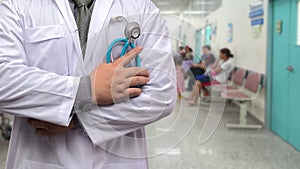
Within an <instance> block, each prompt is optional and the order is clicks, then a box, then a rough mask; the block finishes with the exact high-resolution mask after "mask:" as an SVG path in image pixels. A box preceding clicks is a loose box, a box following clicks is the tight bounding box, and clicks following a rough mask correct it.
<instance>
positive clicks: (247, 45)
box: [166, 0, 268, 122]
mask: <svg viewBox="0 0 300 169" xmlns="http://www.w3.org/2000/svg"><path fill="white" fill-rule="evenodd" d="M258 1H259V0H224V3H223V6H222V7H221V8H220V9H218V10H217V11H215V12H214V13H212V14H211V15H210V16H208V17H206V18H205V19H202V20H200V19H199V18H197V17H192V16H189V17H187V18H183V19H185V20H186V21H185V22H181V23H180V22H179V21H180V20H179V19H178V18H176V19H177V20H176V19H175V17H173V19H171V18H170V17H169V16H166V18H167V21H168V25H169V28H170V34H171V35H174V36H177V37H178V32H179V30H178V27H179V25H183V26H182V29H183V30H182V32H183V34H186V35H187V44H189V45H190V46H191V47H192V48H195V31H196V30H197V29H200V28H205V26H206V23H208V24H213V25H217V35H216V37H215V38H214V40H213V41H212V47H213V49H214V51H218V50H219V49H221V48H223V47H228V48H230V49H231V50H232V51H233V53H234V54H235V63H234V64H235V66H237V67H242V68H245V69H248V70H251V71H255V72H259V73H262V74H266V60H267V23H268V18H267V14H268V11H267V9H268V0H263V1H264V9H265V10H264V13H265V16H264V19H265V22H264V23H265V24H264V25H263V26H262V27H261V36H260V37H259V38H254V36H253V32H252V31H253V30H252V29H253V28H252V27H251V24H250V23H251V20H250V18H249V12H250V9H249V5H250V4H251V3H256V2H258ZM187 21H188V22H189V23H190V24H188V23H187ZM228 23H232V24H233V27H234V28H233V42H232V43H228V42H227V37H228V28H227V25H228ZM203 37H204V36H203ZM178 38H182V37H178ZM202 44H203V43H202ZM216 54H217V52H216ZM249 111H250V112H251V113H252V114H253V115H254V116H256V117H257V118H258V119H259V120H261V121H262V122H264V120H265V119H264V117H265V92H264V88H263V89H262V92H261V95H260V96H259V98H258V99H257V100H255V101H254V102H253V104H250V105H249Z"/></svg>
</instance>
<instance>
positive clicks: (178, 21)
mask: <svg viewBox="0 0 300 169" xmlns="http://www.w3.org/2000/svg"><path fill="white" fill-rule="evenodd" d="M164 18H165V19H166V21H167V25H168V29H169V32H170V37H171V39H172V42H173V50H174V51H176V50H177V49H176V47H177V41H179V46H181V43H182V40H183V36H186V38H187V39H186V42H187V43H186V44H187V45H189V46H190V47H191V48H192V49H194V48H195V32H196V30H197V28H196V27H195V26H194V25H193V24H192V23H190V22H189V21H186V20H184V19H182V18H180V17H178V16H174V15H164ZM180 29H181V31H180ZM180 32H181V33H180Z"/></svg>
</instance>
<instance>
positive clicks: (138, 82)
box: [126, 76, 150, 87]
mask: <svg viewBox="0 0 300 169" xmlns="http://www.w3.org/2000/svg"><path fill="white" fill-rule="evenodd" d="M149 80H150V79H149V78H147V77H143V76H135V77H131V78H128V79H127V80H126V83H127V84H126V85H127V86H129V87H135V86H142V85H145V84H147V83H148V82H149Z"/></svg>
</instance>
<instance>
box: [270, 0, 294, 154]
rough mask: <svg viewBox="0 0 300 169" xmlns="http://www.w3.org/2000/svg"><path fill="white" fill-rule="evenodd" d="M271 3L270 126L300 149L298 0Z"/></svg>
mask: <svg viewBox="0 0 300 169" xmlns="http://www.w3.org/2000/svg"><path fill="white" fill-rule="evenodd" d="M272 3H273V4H272V5H273V18H272V22H273V27H272V34H273V42H272V46H273V56H272V84H271V86H272V100H271V105H272V114H271V129H272V131H273V132H274V133H276V134H278V135H279V136H280V137H282V138H283V139H285V140H286V141H288V142H289V143H290V144H291V145H293V146H294V147H296V148H297V149H298V150H300V133H299V132H300V109H299V108H298V104H299V99H298V98H299V96H300V92H299V91H300V88H299V87H300V54H299V53H300V47H299V46H298V45H297V32H298V29H297V27H298V23H297V21H298V19H297V18H298V17H297V15H298V10H299V9H298V5H297V4H298V0H273V2H272Z"/></svg>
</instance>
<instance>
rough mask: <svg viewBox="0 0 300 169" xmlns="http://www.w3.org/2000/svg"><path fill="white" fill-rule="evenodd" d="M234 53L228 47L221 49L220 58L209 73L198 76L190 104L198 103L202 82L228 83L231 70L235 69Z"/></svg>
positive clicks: (212, 83)
mask: <svg viewBox="0 0 300 169" xmlns="http://www.w3.org/2000/svg"><path fill="white" fill-rule="evenodd" d="M233 57H234V56H233V54H231V51H230V50H229V49H227V48H223V49H221V50H220V60H219V61H218V62H216V63H215V64H214V65H213V66H212V69H211V71H210V72H209V75H200V76H196V82H195V85H194V87H193V91H192V94H191V96H190V98H189V100H190V105H191V106H193V105H196V104H197V101H198V98H199V96H200V94H201V90H202V87H203V86H202V84H203V83H210V85H215V84H222V83H226V80H227V79H228V77H229V75H230V72H231V71H232V70H233V68H234V67H233V64H232V62H233V59H232V58H233Z"/></svg>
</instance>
